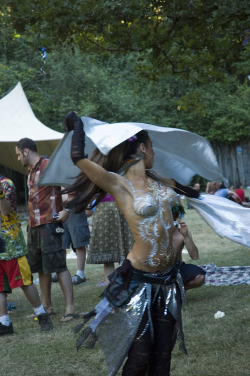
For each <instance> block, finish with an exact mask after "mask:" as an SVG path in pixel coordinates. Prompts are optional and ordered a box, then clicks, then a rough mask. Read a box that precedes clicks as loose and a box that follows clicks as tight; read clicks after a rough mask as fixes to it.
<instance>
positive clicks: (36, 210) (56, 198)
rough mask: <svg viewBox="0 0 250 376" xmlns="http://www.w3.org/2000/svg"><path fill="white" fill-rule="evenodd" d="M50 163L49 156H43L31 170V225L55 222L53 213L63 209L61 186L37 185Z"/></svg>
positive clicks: (29, 201)
mask: <svg viewBox="0 0 250 376" xmlns="http://www.w3.org/2000/svg"><path fill="white" fill-rule="evenodd" d="M48 163H49V159H48V158H46V157H41V158H40V159H39V161H38V162H37V164H36V165H35V167H34V168H32V169H30V172H29V176H28V182H27V184H28V190H29V200H28V210H29V227H36V226H40V225H44V224H46V223H52V222H54V221H55V220H54V219H53V215H54V214H55V213H59V211H61V210H62V197H61V195H60V194H58V192H59V191H60V189H61V188H60V187H53V186H38V185H37V184H38V181H39V179H40V176H41V174H42V172H43V171H44V170H45V168H46V167H47V165H48Z"/></svg>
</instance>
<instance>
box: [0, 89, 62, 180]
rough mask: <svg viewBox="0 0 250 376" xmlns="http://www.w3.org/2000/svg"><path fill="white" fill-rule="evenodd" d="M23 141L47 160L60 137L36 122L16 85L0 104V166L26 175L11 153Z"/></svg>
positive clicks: (60, 134) (22, 92)
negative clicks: (33, 143) (30, 140)
mask: <svg viewBox="0 0 250 376" xmlns="http://www.w3.org/2000/svg"><path fill="white" fill-rule="evenodd" d="M23 137H28V138H31V139H32V140H34V141H35V142H36V144H37V148H38V152H39V154H41V155H48V156H50V155H51V154H52V153H53V151H54V150H55V148H56V146H57V144H58V143H59V141H60V140H61V139H62V137H63V133H60V132H57V131H54V130H53V129H51V128H49V127H47V126H46V125H44V124H42V123H41V122H40V121H39V120H38V119H37V118H36V116H35V115H34V112H33V111H32V109H31V107H30V104H29V102H28V100H27V98H26V95H25V93H24V91H23V88H22V85H21V83H20V82H19V83H18V84H17V85H16V87H15V88H14V89H13V90H12V91H11V92H10V93H9V94H7V95H6V96H5V97H3V98H2V99H1V100H0V164H1V165H3V166H7V167H9V168H11V169H13V170H15V171H18V172H21V173H26V171H25V169H24V167H23V166H22V165H21V163H20V162H18V161H17V156H16V153H15V146H16V143H17V141H19V140H20V139H21V138H23Z"/></svg>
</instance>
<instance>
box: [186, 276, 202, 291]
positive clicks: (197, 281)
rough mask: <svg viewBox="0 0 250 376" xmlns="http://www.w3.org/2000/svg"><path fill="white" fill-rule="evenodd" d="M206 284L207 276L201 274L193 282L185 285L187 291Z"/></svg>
mask: <svg viewBox="0 0 250 376" xmlns="http://www.w3.org/2000/svg"><path fill="white" fill-rule="evenodd" d="M204 282H205V276H204V275H203V274H199V275H197V276H196V277H195V278H194V279H192V280H191V281H189V282H187V283H185V285H184V287H185V290H190V289H195V288H197V287H200V286H201V285H203V283H204Z"/></svg>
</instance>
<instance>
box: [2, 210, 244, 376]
mask: <svg viewBox="0 0 250 376" xmlns="http://www.w3.org/2000/svg"><path fill="white" fill-rule="evenodd" d="M185 221H186V223H187V225H188V227H189V230H190V231H191V233H192V235H193V239H194V241H195V243H196V244H197V246H198V248H199V251H200V259H199V260H197V261H195V262H194V263H196V264H208V263H211V262H213V263H214V264H216V265H217V266H232V265H249V252H250V249H249V248H246V247H243V246H240V245H238V244H236V243H233V242H231V241H229V240H227V239H221V238H220V237H219V236H218V235H216V234H215V233H214V232H213V231H212V230H211V229H210V228H209V227H208V225H207V224H206V223H205V222H204V221H203V220H202V219H201V218H200V216H199V214H197V212H196V211H195V210H193V209H192V210H186V215H185ZM23 228H25V224H23ZM184 261H186V262H189V261H190V260H189V258H188V256H187V255H184ZM68 267H69V270H70V271H71V273H72V274H73V273H74V272H75V269H76V261H75V260H68ZM85 272H86V277H87V282H86V283H85V284H82V285H79V286H74V296H75V304H76V307H77V310H78V312H79V313H81V312H87V311H89V310H90V309H91V308H93V307H94V305H95V304H96V303H97V302H98V301H99V296H100V294H101V292H102V291H103V288H100V287H97V283H98V282H99V281H100V280H102V279H103V267H102V265H100V266H99V265H97V266H95V265H86V270H85ZM35 277H36V275H35ZM38 289H39V286H38ZM52 300H53V307H54V310H55V312H56V313H57V314H56V316H54V317H53V323H54V329H53V330H52V331H50V332H41V331H40V328H39V326H38V323H37V322H36V321H33V319H28V318H26V316H27V315H28V314H30V313H32V311H33V309H32V307H31V306H30V304H29V303H28V301H27V300H26V299H25V297H24V295H23V293H22V291H21V289H16V290H14V291H13V293H12V294H11V295H10V296H9V299H8V301H9V302H13V303H14V304H15V305H16V306H17V309H16V310H15V311H14V313H13V314H11V320H12V323H13V326H14V331H15V333H14V335H12V336H6V337H2V338H0V354H1V366H0V375H1V376H14V375H15V376H16V375H18V376H33V375H34V376H43V375H44V376H45V375H46V376H78V375H84V376H106V375H107V372H106V366H105V359H104V356H103V354H102V353H101V351H100V350H99V348H98V346H97V347H96V348H95V349H93V350H89V349H85V348H84V347H82V348H81V349H80V350H79V351H78V352H77V351H76V347H75V344H76V339H77V337H78V336H77V335H75V334H74V333H73V328H74V326H75V325H76V323H79V322H81V318H80V319H77V320H75V321H74V322H70V323H60V318H61V316H62V315H63V314H64V300H63V296H62V293H61V289H60V287H59V285H58V283H53V285H52ZM249 303H250V299H249V286H248V285H239V286H224V287H212V286H203V287H201V288H199V289H196V290H189V291H188V292H187V303H186V305H185V306H184V307H183V326H184V333H185V339H186V346H187V349H188V353H189V356H188V357H187V356H185V355H183V354H182V353H181V352H180V350H179V349H178V346H176V348H175V349H174V352H173V356H172V372H171V376H198V375H199V376H243V375H245V376H248V375H250V356H249V322H250V308H249V307H250V304H249ZM217 311H223V312H225V317H223V318H221V319H215V318H214V314H215V312H217ZM118 375H121V372H119V374H118ZM163 375H164V373H163Z"/></svg>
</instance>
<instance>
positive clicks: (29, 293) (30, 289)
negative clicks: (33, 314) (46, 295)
mask: <svg viewBox="0 0 250 376" xmlns="http://www.w3.org/2000/svg"><path fill="white" fill-rule="evenodd" d="M21 289H22V290H23V292H24V294H25V296H26V298H27V299H28V301H29V302H30V304H31V305H32V306H33V307H34V308H38V307H40V305H41V300H40V297H39V294H38V291H37V288H36V286H35V285H29V286H22V287H21Z"/></svg>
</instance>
